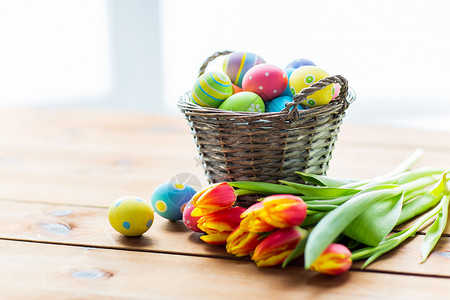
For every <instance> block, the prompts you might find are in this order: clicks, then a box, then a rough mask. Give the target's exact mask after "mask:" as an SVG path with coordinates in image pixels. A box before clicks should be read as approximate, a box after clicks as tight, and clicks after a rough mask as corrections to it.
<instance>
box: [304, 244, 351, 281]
mask: <svg viewBox="0 0 450 300" xmlns="http://www.w3.org/2000/svg"><path fill="white" fill-rule="evenodd" d="M351 255H352V253H351V252H350V250H349V249H348V248H347V247H345V246H344V245H341V244H331V245H330V246H328V248H327V249H325V251H324V252H323V253H322V254H321V255H320V256H319V257H318V258H317V259H316V261H315V262H314V263H313V264H312V265H311V267H310V269H311V270H313V271H317V272H320V273H324V274H328V275H339V274H342V273H345V272H347V271H348V269H350V267H351V266H352V259H351Z"/></svg>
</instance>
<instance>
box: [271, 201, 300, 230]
mask: <svg viewBox="0 0 450 300" xmlns="http://www.w3.org/2000/svg"><path fill="white" fill-rule="evenodd" d="M263 204H264V208H265V210H266V211H267V217H266V218H265V219H264V221H265V222H266V223H268V224H270V225H272V226H274V227H277V228H285V227H290V226H298V225H300V224H301V223H302V222H303V220H304V219H305V218H306V209H307V206H306V204H305V202H304V201H303V200H302V199H301V198H300V197H298V196H294V195H272V196H269V197H267V198H266V199H264V201H263Z"/></svg>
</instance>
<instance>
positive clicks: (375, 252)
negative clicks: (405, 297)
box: [351, 205, 440, 268]
mask: <svg viewBox="0 0 450 300" xmlns="http://www.w3.org/2000/svg"><path fill="white" fill-rule="evenodd" d="M439 210H440V205H438V206H436V207H434V208H433V209H432V210H430V211H428V212H427V213H426V214H424V215H423V216H421V217H420V218H419V220H417V221H416V222H415V223H414V224H412V225H410V226H409V227H408V228H406V229H404V230H402V231H400V232H397V233H395V234H393V235H391V236H389V237H388V238H387V239H386V240H384V241H382V242H381V243H380V244H379V245H378V246H375V247H365V248H362V249H358V250H356V251H354V252H353V253H352V257H351V258H352V260H358V259H363V258H367V257H368V259H367V261H366V262H365V263H364V265H363V266H362V268H365V267H366V266H367V265H369V264H370V263H372V262H373V261H374V260H375V259H377V258H378V257H379V256H381V255H383V254H384V253H386V252H388V251H390V250H392V249H394V248H395V247H397V246H398V245H400V244H401V243H403V242H404V241H405V240H407V239H408V238H409V237H412V236H414V235H415V234H416V232H417V230H419V228H420V227H421V226H422V225H423V224H424V223H425V222H427V221H428V220H431V219H432V218H433V217H434V216H436V215H437V214H438V213H439Z"/></svg>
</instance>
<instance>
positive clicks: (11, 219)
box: [0, 201, 232, 258]
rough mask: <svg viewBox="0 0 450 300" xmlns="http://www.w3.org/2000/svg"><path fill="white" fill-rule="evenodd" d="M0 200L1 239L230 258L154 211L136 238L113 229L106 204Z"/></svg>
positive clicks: (216, 247)
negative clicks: (86, 205)
mask: <svg viewBox="0 0 450 300" xmlns="http://www.w3.org/2000/svg"><path fill="white" fill-rule="evenodd" d="M0 203H2V208H3V209H2V210H0V228H2V230H1V231H0V238H3V239H17V240H24V241H36V242H47V243H55V244H71V245H80V246H87V247H106V248H115V249H134V250H141V251H154V252H166V253H183V254H192V255H207V256H215V257H228V258H232V256H231V255H228V254H227V253H226V251H225V249H224V248H223V247H218V246H211V245H208V244H206V243H204V242H203V241H201V240H200V238H199V237H200V234H199V233H195V232H192V231H190V230H189V229H187V228H186V227H185V226H184V224H183V223H182V222H181V221H178V222H170V221H168V220H166V219H164V218H162V217H160V216H159V215H157V214H155V221H154V222H153V225H152V227H151V228H150V229H149V231H147V232H146V233H145V234H144V235H143V236H141V237H137V238H136V237H126V236H124V235H122V234H119V233H118V232H116V231H115V230H114V229H113V228H112V227H111V225H110V224H109V221H108V211H107V209H105V208H94V207H80V206H60V205H45V204H34V203H19V202H8V201H2V202H0Z"/></svg>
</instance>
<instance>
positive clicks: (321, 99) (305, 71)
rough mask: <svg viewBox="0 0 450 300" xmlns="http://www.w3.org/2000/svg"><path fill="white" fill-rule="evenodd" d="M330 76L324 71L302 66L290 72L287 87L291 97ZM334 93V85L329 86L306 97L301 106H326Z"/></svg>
mask: <svg viewBox="0 0 450 300" xmlns="http://www.w3.org/2000/svg"><path fill="white" fill-rule="evenodd" d="M328 76H330V75H329V74H328V73H327V72H326V71H325V70H323V69H321V68H319V67H316V66H304V67H300V68H298V69H296V70H295V71H294V72H292V74H291V77H290V79H289V87H290V89H291V92H292V94H293V95H295V94H298V93H300V91H301V90H302V89H304V88H306V87H309V86H310V85H311V84H313V83H316V82H317V81H319V80H320V79H323V78H325V77H328ZM334 93H335V88H334V84H330V85H328V86H327V87H325V88H323V89H322V90H318V91H317V92H315V93H313V94H311V95H309V96H308V97H306V100H305V101H304V102H302V103H301V104H302V105H304V106H307V107H316V106H320V105H325V104H328V103H329V102H330V101H331V99H332V98H333V95H334Z"/></svg>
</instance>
